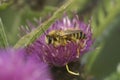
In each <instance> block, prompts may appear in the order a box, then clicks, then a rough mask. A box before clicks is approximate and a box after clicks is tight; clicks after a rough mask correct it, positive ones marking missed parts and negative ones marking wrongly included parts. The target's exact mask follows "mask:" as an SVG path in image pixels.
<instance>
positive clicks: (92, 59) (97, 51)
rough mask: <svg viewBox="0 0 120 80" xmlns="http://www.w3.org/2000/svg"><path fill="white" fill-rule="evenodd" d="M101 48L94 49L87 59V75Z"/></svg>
mask: <svg viewBox="0 0 120 80" xmlns="http://www.w3.org/2000/svg"><path fill="white" fill-rule="evenodd" d="M102 48H103V44H101V45H100V46H99V47H98V48H96V49H95V50H94V51H93V52H91V54H90V55H89V58H88V59H87V64H86V73H87V74H88V73H90V72H91V69H92V67H93V64H94V62H95V60H96V59H97V57H98V56H99V54H100V51H101V50H102Z"/></svg>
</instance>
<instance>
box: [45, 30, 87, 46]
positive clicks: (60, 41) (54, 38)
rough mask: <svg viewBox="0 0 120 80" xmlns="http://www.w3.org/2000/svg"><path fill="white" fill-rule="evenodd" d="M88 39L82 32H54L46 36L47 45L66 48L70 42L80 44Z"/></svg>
mask: <svg viewBox="0 0 120 80" xmlns="http://www.w3.org/2000/svg"><path fill="white" fill-rule="evenodd" d="M83 39H86V34H85V33H84V32H83V31H81V30H72V29H68V30H53V31H51V32H49V33H48V34H47V35H46V39H45V40H46V43H47V44H52V45H54V46H59V45H62V46H65V45H66V44H67V43H69V42H79V41H80V40H83Z"/></svg>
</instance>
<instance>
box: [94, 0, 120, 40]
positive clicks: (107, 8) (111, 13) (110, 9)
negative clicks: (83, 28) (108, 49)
mask: <svg viewBox="0 0 120 80" xmlns="http://www.w3.org/2000/svg"><path fill="white" fill-rule="evenodd" d="M119 13H120V1H119V0H114V2H113V1H111V0H106V1H103V2H102V3H100V5H99V6H98V8H97V9H96V10H95V11H94V12H93V18H94V19H93V23H92V26H93V27H96V28H94V33H93V38H97V37H99V36H100V35H101V34H102V33H103V32H104V30H105V29H106V28H107V27H109V25H110V23H111V22H112V21H113V20H114V19H115V18H116V17H117V15H118V14H119ZM96 21H97V22H96Z"/></svg>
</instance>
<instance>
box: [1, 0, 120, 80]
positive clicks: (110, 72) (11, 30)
mask: <svg viewBox="0 0 120 80" xmlns="http://www.w3.org/2000/svg"><path fill="white" fill-rule="evenodd" d="M74 2H75V3H73V4H72V6H71V8H70V9H69V11H67V12H66V10H65V11H64V12H66V13H67V14H73V13H77V14H78V15H79V16H80V18H83V19H84V20H85V21H86V22H88V19H89V18H90V17H92V23H91V26H92V29H93V39H94V45H93V46H92V48H93V51H91V52H89V53H88V54H86V55H84V56H83V58H86V57H87V58H86V59H85V60H84V59H83V62H84V61H85V62H86V74H89V75H91V76H94V77H95V80H120V71H117V66H118V64H119V63H120V0H75V1H74ZM64 4H65V0H0V18H1V20H2V24H3V26H4V29H5V33H6V36H7V39H8V40H7V41H8V43H9V46H14V45H15V44H16V43H17V41H18V40H19V39H20V38H19V37H18V34H19V27H20V26H22V25H23V26H27V25H28V24H27V21H28V20H29V21H31V22H32V23H33V24H35V20H36V19H39V18H40V17H41V18H42V19H43V20H45V19H46V18H47V17H49V15H52V14H53V13H54V12H55V11H56V10H57V9H59V8H60V6H61V5H64ZM64 12H63V13H64ZM63 13H61V14H63ZM35 25H36V24H35ZM0 39H1V38H0ZM1 41H2V40H1ZM1 46H2V43H1ZM119 67H120V66H119Z"/></svg>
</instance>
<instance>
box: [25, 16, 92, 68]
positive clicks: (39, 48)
mask: <svg viewBox="0 0 120 80" xmlns="http://www.w3.org/2000/svg"><path fill="white" fill-rule="evenodd" d="M39 23H41V22H39ZM30 27H33V26H31V24H30ZM68 29H73V30H81V31H82V32H83V33H84V34H85V35H86V39H80V40H79V43H77V42H72V41H71V42H69V43H67V44H65V45H64V46H63V45H59V46H54V45H53V44H47V43H46V38H45V37H46V35H48V34H49V33H50V32H51V31H54V30H58V31H63V30H64V31H65V30H68ZM91 45H92V32H91V27H90V24H85V23H84V22H83V21H80V20H79V19H78V17H77V16H75V17H74V18H73V19H70V18H68V16H64V17H63V18H62V19H60V20H56V21H55V22H54V23H53V24H52V25H51V26H50V28H49V29H48V30H47V31H45V32H44V34H43V35H42V36H40V37H39V38H38V39H37V40H36V41H35V42H34V43H33V44H31V45H30V46H28V47H27V51H29V52H30V53H36V54H37V55H38V56H39V57H40V59H41V60H42V61H44V62H46V63H49V64H52V65H55V66H64V65H66V64H67V63H69V62H73V61H76V60H78V59H79V58H80V56H81V55H83V54H84V53H85V52H87V51H89V50H90V46H91Z"/></svg>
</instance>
